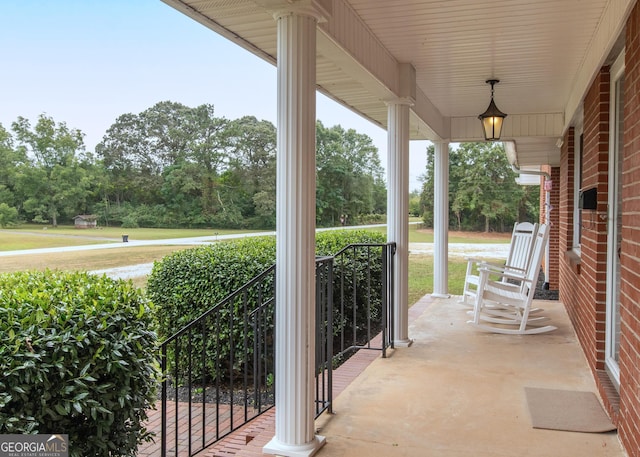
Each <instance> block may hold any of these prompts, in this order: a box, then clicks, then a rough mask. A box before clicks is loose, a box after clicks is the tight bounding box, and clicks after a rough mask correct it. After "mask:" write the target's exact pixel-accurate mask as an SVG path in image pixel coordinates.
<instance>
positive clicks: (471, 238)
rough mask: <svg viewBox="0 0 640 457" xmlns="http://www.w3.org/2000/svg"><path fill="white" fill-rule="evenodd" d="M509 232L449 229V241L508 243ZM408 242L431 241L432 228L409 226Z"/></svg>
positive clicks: (382, 228) (385, 229) (379, 228)
mask: <svg viewBox="0 0 640 457" xmlns="http://www.w3.org/2000/svg"><path fill="white" fill-rule="evenodd" d="M367 230H372V231H376V232H380V233H387V228H386V227H375V228H371V229H367ZM510 241H511V232H509V233H493V232H491V233H483V232H455V231H452V230H449V243H470V244H476V243H505V244H507V243H509V242H510ZM409 242H410V243H433V229H422V228H420V225H419V224H411V225H410V226H409Z"/></svg>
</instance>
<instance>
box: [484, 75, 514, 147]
mask: <svg viewBox="0 0 640 457" xmlns="http://www.w3.org/2000/svg"><path fill="white" fill-rule="evenodd" d="M497 82H499V81H498V80H488V81H487V83H489V84H491V103H489V107H488V108H487V110H486V111H485V112H484V113H482V114H481V115H480V116H478V119H480V121H481V122H482V130H483V132H484V139H485V140H487V141H497V140H499V139H500V135H501V134H502V123H503V122H504V118H505V117H507V115H506V114H505V113H503V112H502V111H500V110H499V109H498V107H497V106H496V104H495V102H494V101H493V85H494V84H495V83H497Z"/></svg>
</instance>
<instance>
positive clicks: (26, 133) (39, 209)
mask: <svg viewBox="0 0 640 457" xmlns="http://www.w3.org/2000/svg"><path fill="white" fill-rule="evenodd" d="M12 129H13V131H14V132H15V135H16V139H17V143H18V151H19V154H20V155H23V156H25V157H27V159H28V160H27V162H26V163H25V164H23V165H22V166H21V167H19V169H18V173H17V177H16V188H17V190H18V191H19V193H20V194H21V197H22V199H23V202H24V203H23V209H24V211H25V212H26V213H27V214H29V216H30V217H31V220H33V221H34V222H41V223H45V222H49V221H51V223H52V225H53V226H54V227H55V226H57V225H58V217H59V216H61V215H63V216H66V217H68V218H71V217H73V213H74V212H76V211H77V210H78V209H79V208H81V207H82V204H83V203H84V202H85V201H86V198H87V195H88V194H89V193H90V188H91V179H90V177H88V176H87V173H86V170H84V169H83V168H82V167H81V166H80V162H79V159H80V158H81V157H83V153H84V142H83V134H82V132H80V130H77V129H69V128H68V127H67V125H66V124H65V123H64V122H61V123H59V124H56V122H55V121H54V120H53V119H52V118H51V117H48V116H45V115H44V114H42V115H40V116H39V118H38V122H37V123H36V125H35V126H34V127H33V128H32V127H31V124H30V123H29V121H28V120H27V119H25V118H23V117H18V120H17V121H16V122H14V123H13V124H12Z"/></svg>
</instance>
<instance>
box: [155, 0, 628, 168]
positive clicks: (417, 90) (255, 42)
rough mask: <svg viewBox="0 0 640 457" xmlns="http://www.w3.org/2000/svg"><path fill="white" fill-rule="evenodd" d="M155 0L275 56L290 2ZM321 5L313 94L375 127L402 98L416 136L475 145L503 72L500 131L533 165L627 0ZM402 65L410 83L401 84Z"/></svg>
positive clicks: (551, 145) (331, 0)
mask: <svg viewBox="0 0 640 457" xmlns="http://www.w3.org/2000/svg"><path fill="white" fill-rule="evenodd" d="M163 1H165V2H166V3H167V4H169V5H171V6H173V7H174V8H176V9H178V10H180V11H182V12H183V13H185V14H187V15H189V16H190V17H192V18H194V19H195V20H197V21H199V22H201V23H202V24H203V25H205V26H207V27H209V28H211V29H212V30H214V31H216V32H218V33H220V34H222V35H223V36H226V37H227V38H229V39H231V40H232V41H234V42H236V43H238V44H239V45H240V46H242V47H244V48H246V49H248V50H250V51H251V52H253V53H255V54H256V55H258V56H260V57H261V58H263V59H266V60H268V61H270V62H271V63H275V62H276V58H277V56H276V23H275V21H274V19H273V16H272V14H271V12H270V11H268V10H267V8H269V9H272V8H273V9H277V8H278V4H279V3H281V4H283V5H286V4H287V3H295V2H296V0H292V1H290V2H287V1H285V0H283V1H282V2H280V0H255V1H254V0H163ZM318 3H320V4H321V5H322V6H324V7H325V8H326V9H327V10H328V12H329V17H327V18H326V19H327V20H326V21H325V22H322V23H321V24H320V26H319V28H318V45H317V76H316V77H317V84H318V89H319V90H321V91H322V92H323V93H325V94H326V95H328V96H329V97H331V98H333V99H334V100H336V101H338V102H339V103H341V104H343V105H345V106H347V107H349V108H351V109H352V110H354V111H356V112H358V113H360V114H361V115H363V116H365V117H367V118H369V119H370V120H371V121H373V122H375V123H376V124H378V125H380V126H382V127H383V128H386V123H387V108H386V105H385V103H384V101H385V100H388V99H392V98H394V97H399V96H410V97H411V98H413V99H414V100H415V102H414V106H413V110H412V116H411V136H412V138H413V139H430V140H436V141H437V140H449V141H476V140H481V139H482V136H481V129H480V122H479V121H478V120H477V116H478V114H479V113H481V112H483V111H484V110H485V109H486V108H487V106H488V104H489V98H490V87H489V86H488V85H487V84H485V80H486V79H489V78H497V79H500V81H501V82H500V83H499V84H498V85H497V86H496V88H495V101H496V104H497V105H498V107H499V108H500V109H501V110H502V111H503V112H506V113H508V115H509V116H508V117H507V119H506V121H505V126H504V132H503V138H504V139H513V140H515V142H516V147H517V148H518V163H519V164H520V165H521V166H529V165H540V164H545V163H548V164H551V165H557V164H558V162H559V150H558V148H557V146H556V142H557V140H558V138H559V137H561V136H562V134H563V132H564V130H565V129H566V127H567V126H568V125H569V124H570V123H571V121H572V117H573V116H574V114H575V112H577V111H579V107H580V104H581V101H582V98H583V96H584V93H585V91H586V89H587V88H588V87H589V85H590V83H591V81H592V80H593V77H594V76H595V74H596V72H597V71H598V69H599V68H600V67H601V66H602V65H604V64H606V63H607V62H608V60H610V56H611V55H612V53H613V51H614V50H615V47H616V42H617V39H618V37H619V35H620V33H621V32H622V27H623V24H624V20H625V18H626V17H627V15H628V13H629V10H630V7H631V6H632V5H633V3H634V0H537V1H531V0H485V1H479V0H393V1H389V0H318ZM403 64H405V65H403ZM406 64H410V66H409V65H406ZM407 67H409V68H411V67H412V68H413V69H415V87H413V86H412V87H408V86H406V85H405V84H404V83H403V81H405V80H406V76H407V75H409V79H411V75H412V73H413V72H412V71H411V70H409V71H407ZM518 145H522V147H521V148H520V147H519V146H518Z"/></svg>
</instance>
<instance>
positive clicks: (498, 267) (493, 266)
mask: <svg viewBox="0 0 640 457" xmlns="http://www.w3.org/2000/svg"><path fill="white" fill-rule="evenodd" d="M479 267H480V268H485V267H486V268H488V269H492V270H495V272H496V273H500V272H503V271H510V272H516V274H517V273H520V272H522V273H524V272H526V270H525V269H524V268H520V267H512V266H510V265H506V264H504V263H494V262H482V263H481V264H480V265H479Z"/></svg>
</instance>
